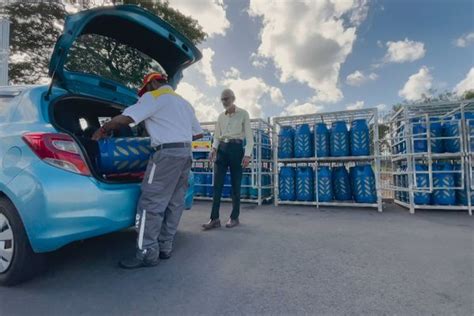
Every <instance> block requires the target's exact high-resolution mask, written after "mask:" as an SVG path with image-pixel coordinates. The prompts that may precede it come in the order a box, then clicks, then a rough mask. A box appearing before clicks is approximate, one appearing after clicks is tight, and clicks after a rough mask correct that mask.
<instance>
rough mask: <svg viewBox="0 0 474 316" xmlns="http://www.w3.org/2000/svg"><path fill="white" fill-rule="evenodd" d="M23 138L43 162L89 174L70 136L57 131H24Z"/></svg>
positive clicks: (79, 151)
mask: <svg viewBox="0 0 474 316" xmlns="http://www.w3.org/2000/svg"><path fill="white" fill-rule="evenodd" d="M23 140H24V141H25V142H26V144H28V146H30V148H31V149H32V150H33V152H34V153H35V154H36V155H37V156H38V157H39V158H40V159H41V160H43V161H44V162H46V163H48V164H50V165H53V166H55V167H58V168H61V169H64V170H67V171H71V172H74V173H78V174H81V175H85V176H90V175H91V172H90V169H89V167H88V166H87V163H86V161H85V160H84V157H83V156H82V154H81V150H80V148H79V146H78V145H77V143H76V142H75V141H74V139H73V138H72V137H71V136H69V135H67V134H59V133H26V134H24V135H23Z"/></svg>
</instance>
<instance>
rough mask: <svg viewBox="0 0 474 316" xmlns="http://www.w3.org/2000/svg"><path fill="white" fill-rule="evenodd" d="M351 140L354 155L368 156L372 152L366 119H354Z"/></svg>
mask: <svg viewBox="0 0 474 316" xmlns="http://www.w3.org/2000/svg"><path fill="white" fill-rule="evenodd" d="M350 140H351V141H350V143H351V155H352V156H368V155H369V154H370V144H369V142H370V137H369V126H368V125H367V121H366V120H365V119H358V120H354V121H352V123H351V131H350Z"/></svg>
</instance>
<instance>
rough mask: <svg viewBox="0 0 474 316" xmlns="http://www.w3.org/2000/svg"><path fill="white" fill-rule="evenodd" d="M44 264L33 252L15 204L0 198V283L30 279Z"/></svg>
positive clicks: (40, 256)
mask: <svg viewBox="0 0 474 316" xmlns="http://www.w3.org/2000/svg"><path fill="white" fill-rule="evenodd" d="M43 265H44V256H43V255H41V254H35V253H34V252H33V249H32V248H31V245H30V241H29V240H28V236H27V235H26V232H25V227H24V226H23V223H22V221H21V219H20V217H19V216H18V212H17V210H16V208H15V206H14V205H13V204H12V203H11V202H10V201H9V200H8V199H6V198H0V285H15V284H18V283H20V282H23V281H26V280H28V279H31V278H32V277H34V276H35V275H36V273H37V272H38V271H40V269H42V267H43Z"/></svg>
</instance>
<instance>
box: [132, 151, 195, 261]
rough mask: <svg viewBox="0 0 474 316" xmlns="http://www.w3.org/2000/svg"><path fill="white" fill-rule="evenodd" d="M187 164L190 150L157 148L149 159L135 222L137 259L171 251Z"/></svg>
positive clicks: (186, 177) (179, 213)
mask: <svg viewBox="0 0 474 316" xmlns="http://www.w3.org/2000/svg"><path fill="white" fill-rule="evenodd" d="M191 164H192V156H191V148H166V149H161V150H158V151H156V152H155V153H154V154H153V156H152V157H151V158H150V161H149V162H148V166H147V169H146V172H145V176H144V178H143V182H142V185H141V195H140V199H139V201H138V206H137V216H136V221H135V226H136V229H137V232H138V238H137V257H138V258H140V259H143V258H145V257H146V258H147V259H150V260H152V259H155V258H157V257H158V255H159V252H160V251H162V252H171V250H172V249H173V239H174V236H175V234H176V231H177V228H178V224H179V221H180V219H181V215H182V213H183V210H184V196H185V194H186V190H187V189H188V177H189V172H190V170H191Z"/></svg>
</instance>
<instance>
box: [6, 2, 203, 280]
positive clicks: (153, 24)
mask: <svg viewBox="0 0 474 316" xmlns="http://www.w3.org/2000/svg"><path fill="white" fill-rule="evenodd" d="M201 56H202V55H201V53H200V52H199V50H198V49H197V48H196V47H195V46H194V45H193V44H192V43H191V42H190V41H189V40H188V39H187V38H186V37H184V36H183V35H182V34H180V33H179V32H178V31H176V30H175V29H174V28H173V27H172V26H170V25H169V24H168V23H166V22H164V21H163V20H161V19H160V18H158V17H157V16H155V15H153V14H152V13H150V12H148V11H146V10H144V9H141V8H139V7H137V6H128V5H124V6H116V7H109V8H98V9H93V10H87V11H82V12H79V13H77V14H74V15H71V16H69V17H68V18H67V19H66V21H65V26H64V32H63V34H62V35H61V36H60V37H59V38H58V40H57V42H56V45H55V47H54V51H53V54H52V57H51V60H50V65H49V75H50V77H51V78H52V79H51V84H50V85H48V86H9V87H0V284H2V285H13V284H16V283H18V282H21V281H24V280H26V279H29V278H31V277H33V276H34V275H35V274H37V273H38V269H39V267H41V266H42V263H43V261H44V255H43V254H44V253H46V252H50V251H54V250H56V249H59V248H60V247H63V246H64V245H67V244H69V243H71V242H74V241H77V240H82V239H86V238H90V237H94V236H98V235H102V234H106V233H110V232H113V231H117V230H120V229H123V228H127V227H130V226H132V225H133V224H134V221H135V208H136V203H137V200H138V197H139V193H140V177H139V176H137V175H134V174H128V175H123V174H122V175H120V174H118V175H117V174H116V175H113V174H112V175H111V174H103V173H101V171H100V169H99V168H98V166H97V154H98V153H97V149H96V148H97V144H94V142H93V141H92V140H91V136H92V134H93V133H94V131H95V130H96V129H98V128H100V126H101V124H102V123H103V122H104V121H106V120H107V119H110V118H111V117H113V116H115V115H118V114H120V113H121V112H122V111H123V109H124V108H125V107H127V106H129V105H132V104H134V103H135V102H136V101H137V89H136V88H137V86H138V84H139V82H140V80H141V79H142V78H143V76H144V75H145V73H147V72H150V71H165V72H166V73H167V74H168V78H169V79H170V83H171V85H173V86H176V85H177V84H178V82H179V80H180V79H181V77H182V71H183V70H184V69H185V68H186V67H188V66H190V65H191V64H193V63H194V62H196V61H198V60H199V59H200V58H201ZM114 136H117V137H147V135H146V130H145V128H144V127H143V126H142V125H137V126H133V127H131V128H129V129H125V130H124V131H120V132H118V134H117V135H114Z"/></svg>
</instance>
